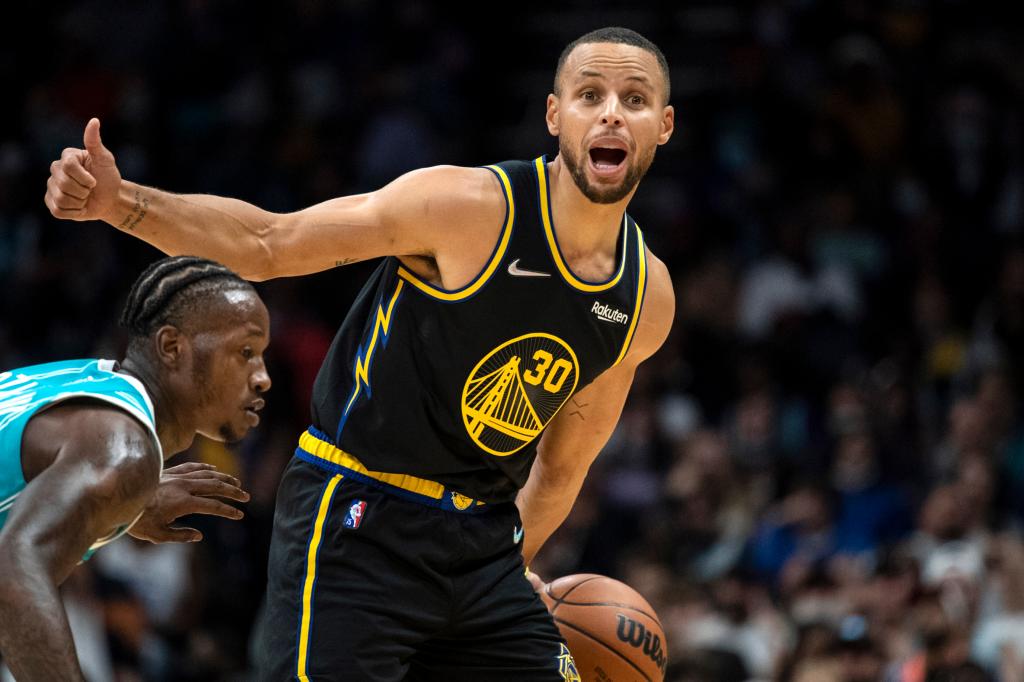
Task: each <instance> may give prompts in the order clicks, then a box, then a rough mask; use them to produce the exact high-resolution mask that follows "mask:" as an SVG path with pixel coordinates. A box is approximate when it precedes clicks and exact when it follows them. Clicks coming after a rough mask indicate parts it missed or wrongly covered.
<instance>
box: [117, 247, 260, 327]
mask: <svg viewBox="0 0 1024 682" xmlns="http://www.w3.org/2000/svg"><path fill="white" fill-rule="evenodd" d="M238 289H243V290H249V291H254V289H253V286H252V285H251V284H250V283H249V282H246V281H245V280H244V279H242V278H241V277H239V276H238V275H237V274H236V273H235V272H234V271H232V270H230V269H228V268H227V267H225V266H223V265H221V264H220V263H217V262H216V261H212V260H208V259H206V258H199V257H197V256H171V257H169V258H163V259H161V260H158V261H156V262H155V263H153V264H152V265H150V266H149V267H148V268H146V269H145V270H144V271H143V272H142V274H141V275H139V278H138V279H136V280H135V284H133V285H132V288H131V291H129V292H128V300H127V302H126V303H125V306H124V310H123V311H122V312H121V326H122V327H124V328H125V329H127V330H128V332H129V334H130V335H131V338H132V339H133V340H134V339H138V338H142V337H147V336H149V335H150V334H152V333H153V332H154V331H156V330H157V329H159V328H160V327H161V326H163V325H165V324H173V325H175V326H177V327H180V326H181V325H182V324H183V322H184V319H185V318H186V317H187V316H188V315H189V314H190V313H192V312H194V311H196V310H198V309H199V304H200V303H202V302H203V301H205V300H208V299H209V297H210V296H211V295H212V294H214V293H220V292H223V291H230V290H238Z"/></svg>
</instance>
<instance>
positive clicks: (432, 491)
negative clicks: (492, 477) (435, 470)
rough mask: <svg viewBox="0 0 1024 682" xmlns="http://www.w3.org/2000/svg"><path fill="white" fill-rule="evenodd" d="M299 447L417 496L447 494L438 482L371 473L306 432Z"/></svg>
mask: <svg viewBox="0 0 1024 682" xmlns="http://www.w3.org/2000/svg"><path fill="white" fill-rule="evenodd" d="M299 447H300V448H302V449H303V450H305V451H306V452H308V453H309V454H311V455H313V456H314V457H318V458H319V459H322V460H324V461H327V462H330V463H331V464H335V465H337V466H340V467H344V468H346V469H349V470H351V471H354V472H356V473H357V474H362V475H363V476H368V477H370V478H372V479H374V480H377V481H380V482H381V483H386V484H387V485H391V486H394V487H396V488H401V489H402V490H407V491H409V492H411V493H416V494H417V495H423V496H424V497H429V498H431V499H434V500H440V499H441V497H442V496H443V495H444V492H445V488H444V486H443V485H441V484H440V483H437V482H436V481H428V480H427V479H425V478H418V477H416V476H410V475H408V474H388V473H384V472H382V471H370V470H369V469H367V468H366V467H365V466H363V463H362V462H360V461H359V460H358V459H356V458H355V457H353V456H352V455H350V454H348V453H347V452H345V451H344V450H342V449H341V448H339V447H337V446H335V445H333V444H331V443H328V442H327V441H325V440H320V439H319V438H317V437H316V436H314V435H313V434H311V433H310V432H309V431H305V432H303V434H302V435H301V436H299ZM453 492H454V491H453ZM455 495H458V496H459V498H465V499H470V498H466V497H465V496H464V495H460V494H459V493H455ZM476 504H478V505H481V504H484V503H483V502H481V501H480V500H477V501H476ZM466 506H467V507H468V506H469V505H468V504H467V505H466Z"/></svg>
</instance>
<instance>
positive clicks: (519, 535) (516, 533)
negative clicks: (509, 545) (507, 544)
mask: <svg viewBox="0 0 1024 682" xmlns="http://www.w3.org/2000/svg"><path fill="white" fill-rule="evenodd" d="M522 539H523V529H522V528H512V542H513V544H516V545H518V544H519V541H520V540H522Z"/></svg>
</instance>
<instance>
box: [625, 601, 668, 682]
mask: <svg viewBox="0 0 1024 682" xmlns="http://www.w3.org/2000/svg"><path fill="white" fill-rule="evenodd" d="M615 615H616V617H617V618H618V619H619V626H618V628H617V629H616V630H615V634H616V635H618V637H619V639H620V640H621V641H623V642H625V643H626V644H628V645H630V646H631V647H635V648H637V649H641V650H642V651H643V652H644V655H645V656H647V658H649V659H651V660H652V661H654V664H655V665H657V666H658V668H659V669H660V670H665V664H666V663H667V658H668V657H667V656H666V655H665V649H663V648H662V646H661V637H659V636H658V635H657V634H655V633H651V632H649V631H648V630H647V628H645V627H644V624H643V623H638V622H637V621H635V620H633V619H632V618H629V617H628V616H625V615H623V614H621V613H617V614H615Z"/></svg>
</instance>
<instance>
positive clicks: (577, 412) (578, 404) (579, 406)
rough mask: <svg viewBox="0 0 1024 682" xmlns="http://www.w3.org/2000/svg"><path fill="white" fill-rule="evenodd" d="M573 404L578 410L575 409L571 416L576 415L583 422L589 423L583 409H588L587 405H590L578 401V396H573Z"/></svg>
mask: <svg viewBox="0 0 1024 682" xmlns="http://www.w3.org/2000/svg"><path fill="white" fill-rule="evenodd" d="M572 404H573V405H575V406H576V407H577V409H575V410H573V411H572V412H570V413H569V416H570V417H571V416H572V415H576V416H577V417H579V418H580V419H581V420H582V421H587V418H586V417H584V416H583V408H584V407H586V406H587V405H589V404H590V403H581V402H579V401H578V400H576V396H573V398H572Z"/></svg>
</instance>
